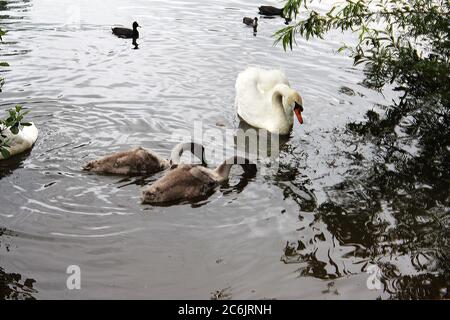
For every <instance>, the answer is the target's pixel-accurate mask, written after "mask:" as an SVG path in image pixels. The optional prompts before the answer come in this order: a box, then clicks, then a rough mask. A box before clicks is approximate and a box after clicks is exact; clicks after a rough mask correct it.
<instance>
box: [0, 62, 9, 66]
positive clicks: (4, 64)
mask: <svg viewBox="0 0 450 320" xmlns="http://www.w3.org/2000/svg"><path fill="white" fill-rule="evenodd" d="M0 67H9V63H8V62H0Z"/></svg>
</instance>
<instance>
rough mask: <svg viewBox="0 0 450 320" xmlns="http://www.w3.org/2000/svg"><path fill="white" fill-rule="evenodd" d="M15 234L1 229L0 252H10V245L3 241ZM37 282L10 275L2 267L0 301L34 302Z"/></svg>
mask: <svg viewBox="0 0 450 320" xmlns="http://www.w3.org/2000/svg"><path fill="white" fill-rule="evenodd" d="M14 236H15V234H14V232H12V231H10V230H7V229H5V228H0V250H3V248H4V249H5V250H6V251H10V247H11V246H10V245H8V244H5V243H4V241H2V238H4V237H14ZM35 282H36V280H34V279H30V278H25V279H24V277H23V276H22V275H21V274H19V273H14V272H12V273H8V272H6V271H5V270H4V269H3V268H2V267H1V266H0V300H34V299H35V298H34V296H33V295H34V294H36V293H37V290H36V289H35V288H33V285H34V283H35Z"/></svg>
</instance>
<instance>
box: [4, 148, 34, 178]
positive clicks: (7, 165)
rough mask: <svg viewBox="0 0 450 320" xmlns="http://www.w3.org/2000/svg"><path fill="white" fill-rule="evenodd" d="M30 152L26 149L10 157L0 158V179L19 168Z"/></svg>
mask: <svg viewBox="0 0 450 320" xmlns="http://www.w3.org/2000/svg"><path fill="white" fill-rule="evenodd" d="M30 153H31V150H28V151H26V152H23V153H21V154H18V155H16V156H13V157H11V158H8V159H3V160H0V180H1V179H2V178H5V177H7V176H9V175H10V174H12V173H13V172H14V170H16V169H18V168H21V167H22V164H23V162H24V161H25V160H26V159H27V158H28V156H29V155H30Z"/></svg>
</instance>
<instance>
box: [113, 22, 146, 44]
mask: <svg viewBox="0 0 450 320" xmlns="http://www.w3.org/2000/svg"><path fill="white" fill-rule="evenodd" d="M138 27H139V28H140V25H139V24H138V23H137V22H136V21H135V22H133V28H132V29H128V28H121V27H115V28H111V30H112V33H114V34H115V35H116V36H118V37H119V38H125V39H134V40H136V39H139V31H138V30H137V28H138Z"/></svg>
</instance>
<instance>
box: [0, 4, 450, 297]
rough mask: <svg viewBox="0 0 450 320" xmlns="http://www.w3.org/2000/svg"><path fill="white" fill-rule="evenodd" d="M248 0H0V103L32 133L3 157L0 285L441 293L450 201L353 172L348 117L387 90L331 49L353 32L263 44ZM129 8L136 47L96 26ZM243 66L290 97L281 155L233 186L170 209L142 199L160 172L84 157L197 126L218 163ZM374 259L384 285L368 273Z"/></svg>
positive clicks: (16, 292) (106, 25)
mask: <svg viewBox="0 0 450 320" xmlns="http://www.w3.org/2000/svg"><path fill="white" fill-rule="evenodd" d="M259 4H260V2H259V1H255V0H252V1H243V0H240V1H208V2H207V4H206V2H205V1H193V0H192V1H188V0H180V1H143V0H139V1H129V4H128V5H125V4H124V1H118V0H113V1H111V0H108V1H106V0H104V1H84V0H83V1H68V0H63V1H50V0H35V1H0V10H1V11H0V25H1V27H2V28H4V29H7V30H8V31H9V32H8V34H7V35H6V36H5V37H4V43H2V44H0V61H8V63H9V64H10V65H11V67H10V68H7V69H5V70H6V71H5V72H3V71H2V73H1V75H2V76H3V77H4V78H5V80H6V83H5V85H4V87H3V93H1V94H0V97H1V100H0V109H1V110H2V111H3V110H6V109H7V108H9V107H11V106H13V105H14V104H17V103H20V104H23V105H24V107H26V108H29V109H31V110H32V112H31V113H30V115H29V118H30V120H32V121H34V122H35V123H36V125H37V126H38V128H39V130H40V136H39V139H38V142H37V144H36V145H35V147H34V148H33V150H32V151H31V152H30V153H29V154H25V155H22V156H20V157H16V158H13V159H10V160H8V161H7V162H2V163H1V164H0V282H2V283H0V298H2V297H10V298H16V297H17V298H24V297H25V298H26V297H35V298H41V299H43V298H50V299H54V298H68V299H72V298H119V299H120V298H151V299H159V298H169V299H171V298H192V299H209V298H211V297H215V296H217V295H219V296H220V297H232V298H237V299H248V298H256V299H260V298H277V299H283V298H288V299H298V298H319V299H343V298H355V299H360V298H367V299H374V298H378V297H381V298H391V297H394V298H395V297H444V296H447V297H448V293H447V290H448V273H447V271H445V270H448V269H446V268H448V265H445V264H446V263H447V262H446V261H445V257H446V254H448V252H446V248H448V243H447V242H445V243H442V241H444V240H443V239H446V238H447V237H448V225H449V221H448V215H447V213H448V206H447V207H445V206H444V207H442V206H441V207H438V208H440V209H439V210H437V209H436V206H434V207H433V206H431V207H433V209H429V208H430V206H428V207H427V206H426V199H425V200H424V202H423V203H425V206H424V207H423V209H422V211H420V212H418V211H414V210H416V208H413V209H411V210H410V211H408V210H409V209H407V208H404V207H398V206H395V205H392V203H393V202H392V201H391V200H392V199H390V196H389V195H388V191H386V193H384V194H383V192H382V191H380V190H369V189H368V188H367V185H365V182H364V181H362V180H361V179H356V178H355V179H353V178H352V177H353V175H352V172H355V171H357V170H364V165H365V164H370V163H371V161H373V159H374V158H376V152H374V148H373V144H371V143H363V144H356V143H355V141H353V137H352V136H351V135H350V134H348V133H345V130H344V129H345V125H346V124H347V123H348V122H349V121H361V120H362V119H363V118H364V114H365V112H366V111H367V110H369V109H372V108H379V107H374V106H376V105H378V104H381V105H383V104H389V103H390V100H391V98H392V97H394V96H393V95H392V97H391V96H390V93H386V95H385V96H384V97H383V96H382V95H380V94H378V93H376V92H374V91H371V90H369V89H367V88H365V87H363V86H361V85H358V83H360V81H361V80H362V79H363V75H362V72H361V70H360V69H355V68H353V67H352V64H351V61H350V60H349V59H348V58H346V57H343V56H340V55H337V54H335V53H334V52H333V50H335V49H337V48H338V47H339V46H340V44H341V43H342V41H343V40H348V41H352V38H351V37H347V39H345V38H344V36H342V35H340V34H331V35H330V36H329V37H328V38H327V39H326V40H324V41H310V42H305V41H303V40H299V43H298V47H297V48H296V50H295V51H294V52H288V53H285V52H283V50H282V49H281V48H280V47H273V46H272V44H273V38H272V34H273V33H274V32H275V31H276V30H277V29H278V28H280V27H282V26H284V24H283V21H282V20H280V19H261V20H260V27H259V32H258V34H257V36H256V37H254V36H253V34H252V29H251V28H246V27H245V26H244V25H243V24H242V17H243V16H255V15H256V13H257V6H258V5H259ZM274 4H276V3H274ZM134 20H137V21H138V22H139V24H140V25H142V26H143V28H142V29H141V30H140V34H141V38H140V39H139V41H138V43H139V50H133V45H132V44H131V40H130V41H129V40H124V39H118V38H115V37H114V36H113V35H112V34H111V30H110V27H111V26H112V25H115V24H119V25H126V26H128V24H130V25H131V22H132V21H134ZM249 65H259V66H263V67H268V68H281V69H283V70H285V72H286V74H287V76H288V78H289V80H290V83H291V85H292V86H293V87H294V88H296V89H297V90H299V92H300V93H301V94H302V97H303V100H304V106H305V112H304V119H305V124H304V125H303V126H299V125H298V124H296V125H295V126H294V130H293V132H292V136H291V138H290V139H289V140H288V141H287V142H286V143H285V144H284V145H283V146H282V149H281V154H280V159H279V167H271V166H269V165H268V163H267V161H266V162H264V161H261V163H260V164H259V167H260V174H258V175H257V176H256V177H255V178H253V179H251V180H250V181H247V182H248V183H247V184H246V185H245V186H244V187H243V188H240V187H237V186H236V184H237V183H238V180H237V178H232V179H231V181H230V184H229V186H224V187H223V188H221V189H219V190H217V192H215V193H214V194H213V195H212V196H211V197H210V198H209V199H207V200H205V201H203V202H201V203H196V204H181V205H176V206H170V207H152V206H144V205H141V204H140V199H139V195H140V189H141V187H142V185H143V184H146V183H149V182H151V181H154V180H155V179H156V178H158V177H159V176H160V175H155V176H153V177H149V178H147V179H146V180H145V181H140V180H139V179H135V178H130V179H121V178H120V177H113V176H97V175H89V174H86V173H83V172H81V171H80V167H81V165H82V164H83V163H84V162H86V161H87V160H90V159H93V158H95V157H98V156H101V155H104V154H107V153H111V152H114V151H118V150H124V149H127V148H130V147H131V146H137V145H142V146H143V147H146V148H151V149H153V150H155V151H156V152H158V153H160V154H161V155H164V156H168V155H169V153H170V150H171V148H172V147H173V146H174V145H175V144H176V143H178V142H179V141H180V136H181V135H183V133H186V132H187V133H191V132H192V131H193V130H194V125H195V126H198V125H199V124H200V126H201V128H202V130H203V137H202V138H203V142H204V144H205V146H206V147H207V148H208V149H209V154H208V156H209V159H212V160H210V162H212V164H214V165H216V164H218V163H219V162H220V160H221V157H220V155H221V154H222V153H223V150H228V151H229V150H232V149H233V145H232V144H231V145H230V144H227V143H226V141H225V139H222V138H221V137H224V136H226V135H229V134H230V132H231V133H232V132H233V131H234V130H235V129H236V128H238V125H239V122H238V119H237V117H236V114H235V108H234V98H235V91H234V82H235V79H236V76H237V74H238V73H239V72H240V71H242V70H244V69H245V68H246V67H247V66H249ZM2 70H3V69H2ZM199 121H200V122H199ZM213 152H215V153H216V155H219V156H216V157H215V158H213V157H212V156H213V154H212V153H213ZM411 152H413V151H411ZM355 155H356V156H355ZM262 169H264V170H262ZM234 172H235V173H236V174H239V171H234ZM233 176H235V175H233ZM418 188H427V186H418ZM371 192H372V193H371ZM373 192H375V193H376V194H377V197H376V199H377V201H376V202H373V201H371V200H373V199H374V198H373V197H372V195H373ZM404 193H405V194H406V195H407V196H408V195H409V196H413V193H412V192H411V190H404ZM349 208H350V209H349ZM414 212H416V213H417V214H416V213H414ZM403 217H407V219H403ZM392 231H394V232H392ZM430 237H431V238H432V239H431V240H430V239H429V238H430ZM423 239H427V241H425V242H422V240H423ZM428 240H429V241H428ZM423 245H425V247H423ZM443 261H444V262H443ZM443 263H444V266H443V265H442V264H443ZM69 265H78V266H80V268H81V272H82V278H81V279H82V282H81V283H82V284H81V285H82V289H81V290H72V291H71V290H68V289H67V288H66V279H67V274H66V268H67V267H68V266H69ZM370 265H376V266H377V267H378V268H380V270H381V271H380V272H381V273H380V274H381V276H380V278H381V280H382V285H381V289H380V290H376V289H373V290H370V289H369V288H368V287H367V279H368V277H369V276H370V274H369V273H368V268H369V266H370ZM443 270H444V271H443ZM369 271H370V270H369ZM219 293H220V294H219Z"/></svg>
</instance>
